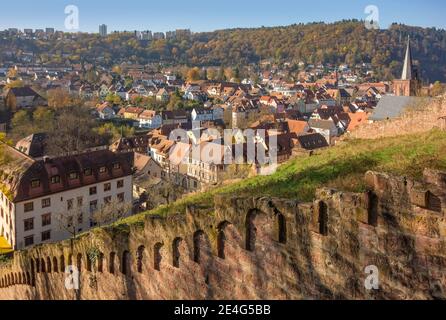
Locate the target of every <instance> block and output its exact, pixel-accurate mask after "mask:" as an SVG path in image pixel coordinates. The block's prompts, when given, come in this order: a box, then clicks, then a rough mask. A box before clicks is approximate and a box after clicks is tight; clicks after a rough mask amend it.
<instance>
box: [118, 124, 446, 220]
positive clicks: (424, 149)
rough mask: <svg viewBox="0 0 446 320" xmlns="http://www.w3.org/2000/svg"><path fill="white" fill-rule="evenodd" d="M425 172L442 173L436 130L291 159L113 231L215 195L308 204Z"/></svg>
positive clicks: (445, 140) (443, 141)
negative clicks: (332, 192)
mask: <svg viewBox="0 0 446 320" xmlns="http://www.w3.org/2000/svg"><path fill="white" fill-rule="evenodd" d="M425 168H432V169H439V170H446V132H443V131H440V130H436V129H435V130H432V131H430V132H427V133H421V134H414V135H407V136H399V137H393V138H382V139H376V140H359V139H354V140H353V139H351V140H345V141H342V142H340V143H339V144H338V145H337V146H335V147H332V148H329V149H325V150H321V151H318V152H316V153H315V154H314V155H313V156H311V157H300V158H296V159H292V160H290V161H288V162H287V163H285V164H283V165H282V166H280V167H279V168H278V170H277V172H276V173H274V174H273V175H270V176H257V177H254V178H251V179H246V180H243V181H241V182H239V183H235V184H232V185H228V186H224V187H219V188H216V189H213V190H211V191H208V192H204V193H200V194H195V195H191V196H187V197H185V198H183V199H181V200H179V201H177V202H175V203H174V204H171V205H170V206H161V207H159V208H157V209H155V210H152V211H148V212H145V213H142V214H139V215H135V216H132V217H130V218H127V219H124V220H121V221H119V222H117V223H115V226H119V225H122V224H133V223H137V222H141V221H143V220H144V218H145V217H146V216H147V215H160V216H167V215H169V214H175V213H182V212H184V211H185V208H186V206H187V205H198V206H201V207H209V208H211V207H212V206H213V199H214V196H215V195H216V194H226V195H234V196H270V197H280V198H292V199H297V200H298V201H301V202H308V201H312V200H313V199H314V194H315V191H316V189H318V188H321V187H331V188H335V189H340V190H345V191H351V192H362V191H364V190H365V185H364V174H365V173H366V172H367V171H369V170H374V171H382V172H387V173H390V174H395V175H401V176H406V177H408V178H413V179H420V178H421V177H422V173H423V170H424V169H425Z"/></svg>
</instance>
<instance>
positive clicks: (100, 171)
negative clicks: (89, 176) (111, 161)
mask: <svg viewBox="0 0 446 320" xmlns="http://www.w3.org/2000/svg"><path fill="white" fill-rule="evenodd" d="M106 172H107V167H105V166H103V167H100V168H99V173H106Z"/></svg>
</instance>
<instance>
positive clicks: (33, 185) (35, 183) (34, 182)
mask: <svg viewBox="0 0 446 320" xmlns="http://www.w3.org/2000/svg"><path fill="white" fill-rule="evenodd" d="M38 187H40V180H39V179H33V180H31V188H38Z"/></svg>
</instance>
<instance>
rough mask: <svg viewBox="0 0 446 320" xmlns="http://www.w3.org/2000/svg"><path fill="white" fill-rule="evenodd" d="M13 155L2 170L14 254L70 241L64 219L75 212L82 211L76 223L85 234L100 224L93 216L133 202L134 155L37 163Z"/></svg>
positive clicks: (4, 228) (3, 207)
mask: <svg viewBox="0 0 446 320" xmlns="http://www.w3.org/2000/svg"><path fill="white" fill-rule="evenodd" d="M5 149H6V148H5ZM7 152H8V153H9V154H10V155H11V156H12V161H10V163H8V164H7V165H6V167H5V168H3V167H2V168H1V169H2V170H3V171H4V172H5V174H4V175H3V176H2V178H3V179H2V181H0V236H2V237H3V238H5V239H6V240H7V241H8V242H9V244H10V245H11V247H12V248H13V249H14V250H17V249H23V248H26V247H29V246H32V245H36V244H40V243H45V242H57V241H61V240H65V239H68V238H70V237H71V236H72V233H71V232H69V231H68V230H67V225H66V220H65V219H61V216H63V215H68V216H69V215H70V212H71V215H72V212H76V213H81V214H79V215H76V217H77V221H76V222H74V223H73V226H75V227H76V230H75V232H76V233H81V232H84V231H87V230H89V229H90V228H91V227H93V226H94V223H93V220H92V216H93V213H94V212H96V211H97V209H98V208H101V206H103V205H105V204H107V203H111V202H116V203H125V204H131V203H132V199H133V196H132V188H133V180H132V163H133V160H132V158H133V156H132V154H131V153H120V154H115V153H113V152H111V151H109V150H100V151H94V152H89V153H84V154H78V155H71V156H67V157H61V158H54V159H49V158H45V159H43V160H38V161H37V160H33V159H32V158H29V157H27V156H26V155H24V154H22V153H20V152H19V151H17V150H15V149H13V148H9V147H8V148H7ZM8 167H10V168H8ZM10 169H13V170H17V169H19V171H10ZM8 172H11V173H12V174H14V176H12V175H11V173H9V174H8ZM5 178H6V179H5ZM125 214H126V215H129V214H131V212H128V213H125ZM64 223H65V224H64Z"/></svg>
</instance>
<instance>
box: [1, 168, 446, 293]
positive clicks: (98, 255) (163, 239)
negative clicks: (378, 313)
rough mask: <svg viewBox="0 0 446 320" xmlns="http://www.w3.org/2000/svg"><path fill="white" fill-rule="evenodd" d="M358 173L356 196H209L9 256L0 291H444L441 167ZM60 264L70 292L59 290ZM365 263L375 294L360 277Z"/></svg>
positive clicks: (445, 257)
mask: <svg viewBox="0 0 446 320" xmlns="http://www.w3.org/2000/svg"><path fill="white" fill-rule="evenodd" d="M365 179H366V182H367V185H368V186H369V189H370V191H368V192H366V193H361V194H354V193H345V192H337V191H334V190H329V189H322V190H319V191H318V192H317V197H316V200H315V201H314V202H313V203H297V202H296V201H293V200H282V199H269V198H236V197H233V198H228V197H222V196H220V197H217V198H216V199H215V210H213V211H212V212H204V211H203V210H201V209H200V208H194V207H190V208H188V210H187V212H186V213H185V214H182V215H178V216H171V217H168V218H161V217H153V216H148V217H146V219H145V221H144V223H139V224H136V225H132V226H131V227H128V228H126V227H114V228H112V227H108V228H105V229H98V230H95V231H94V232H90V233H87V234H85V235H83V236H82V237H80V238H79V239H76V240H75V241H74V242H73V243H71V242H70V241H65V242H62V243H57V244H50V245H42V246H38V247H34V248H32V249H29V250H26V251H21V252H16V253H15V255H14V259H13V260H12V262H11V264H10V265H7V266H3V267H2V268H1V269H0V299H70V300H72V299H185V300H193V299H415V298H417V299H438V298H446V268H445V267H446V241H445V240H446V237H445V236H446V224H445V220H444V218H445V212H446V210H445V208H446V206H445V204H446V197H445V194H444V192H443V190H445V186H446V175H445V174H442V173H439V172H433V171H428V170H427V171H426V172H425V181H424V182H423V183H415V182H413V181H408V180H407V179H404V178H402V177H401V178H399V177H390V176H388V175H385V174H380V173H373V172H369V173H367V175H366V177H365ZM70 264H71V265H75V266H77V268H79V270H80V288H79V290H67V289H66V288H65V278H66V274H65V273H64V272H62V271H63V270H65V267H66V266H68V265H70ZM370 265H375V266H376V267H377V268H378V271H379V289H378V290H367V289H366V287H365V285H364V282H365V279H366V277H367V274H366V273H365V269H366V267H367V266H370Z"/></svg>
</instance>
